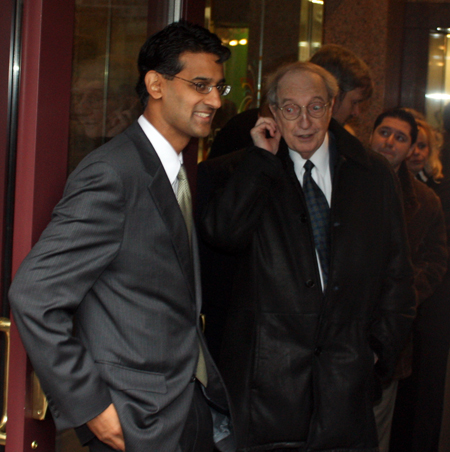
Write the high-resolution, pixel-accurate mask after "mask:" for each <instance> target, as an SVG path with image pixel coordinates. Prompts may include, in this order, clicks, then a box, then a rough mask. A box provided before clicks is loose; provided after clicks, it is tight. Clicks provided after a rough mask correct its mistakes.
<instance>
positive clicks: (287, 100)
mask: <svg viewBox="0 0 450 452" xmlns="http://www.w3.org/2000/svg"><path fill="white" fill-rule="evenodd" d="M318 100H320V101H322V102H325V99H324V98H323V97H322V96H314V97H313V98H312V99H311V100H310V101H309V102H308V104H311V103H313V102H317V101H318ZM286 102H291V103H293V104H296V105H297V102H296V101H295V100H294V99H291V98H286V99H283V100H282V102H281V103H282V104H284V103H286Z"/></svg>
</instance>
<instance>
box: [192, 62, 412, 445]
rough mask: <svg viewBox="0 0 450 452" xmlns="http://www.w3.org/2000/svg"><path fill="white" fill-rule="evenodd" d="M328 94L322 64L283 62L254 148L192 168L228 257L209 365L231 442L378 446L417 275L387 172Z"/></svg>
mask: <svg viewBox="0 0 450 452" xmlns="http://www.w3.org/2000/svg"><path fill="white" fill-rule="evenodd" d="M337 93H338V86H337V83H336V80H335V79H334V77H333V76H332V75H331V74H329V73H328V72H327V71H325V70H324V69H323V68H321V67H319V66H316V65H314V64H312V63H293V64H291V65H288V66H285V67H282V68H280V69H279V70H278V71H277V72H276V73H275V74H274V75H273V76H272V78H271V79H270V81H269V82H268V103H269V105H270V109H271V111H272V114H273V118H265V117H263V118H259V119H258V121H257V122H256V125H255V127H254V128H253V129H252V132H251V135H252V139H253V143H254V146H252V147H250V148H248V149H246V150H243V151H239V152H236V153H233V154H231V155H229V156H225V157H222V158H217V159H212V160H209V161H206V162H204V163H202V164H201V168H200V169H199V171H201V175H202V178H204V180H205V179H208V180H209V183H210V187H212V193H211V195H210V197H209V199H208V200H207V201H205V204H204V205H203V206H202V208H201V211H200V212H199V216H200V225H201V229H202V235H203V238H204V240H205V241H206V242H207V243H208V244H209V246H211V247H214V248H215V249H216V250H221V251H223V252H225V253H228V254H232V255H234V256H235V257H236V271H235V276H234V280H233V293H232V299H231V302H230V306H229V309H228V318H227V323H226V327H225V334H224V336H223V341H222V352H221V356H220V364H219V368H220V369H221V371H222V375H223V377H224V380H225V383H226V385H227V388H228V391H229V394H230V399H231V408H232V412H233V415H234V417H233V420H234V422H235V424H234V425H235V433H236V438H237V447H238V450H246V451H253V450H254V451H257V450H264V451H265V450H270V451H282V450H288V451H290V452H292V451H334V450H336V451H337V450H339V452H343V451H354V452H356V451H358V452H362V451H366V452H368V451H370V452H374V451H376V450H377V432H376V427H375V422H374V416H373V410H372V402H373V398H374V392H375V386H376V385H375V376H377V377H378V378H380V379H384V378H389V376H390V375H391V374H392V372H393V370H394V365H395V362H396V359H397V355H398V353H399V352H400V350H401V349H402V345H403V343H404V342H405V340H406V338H407V335H408V332H409V330H410V327H411V322H412V319H413V315H414V302H415V298H414V291H413V288H412V281H413V273H412V269H411V266H410V263H409V259H408V248H407V242H406V236H405V225H404V220H403V217H402V213H401V204H400V200H399V195H398V192H397V188H396V185H395V179H394V178H395V175H394V174H393V172H392V171H391V169H390V168H389V166H388V165H387V164H386V162H385V161H384V160H383V159H381V158H380V157H379V156H377V155H376V154H374V153H372V152H371V151H366V150H364V148H363V147H362V145H361V144H360V142H359V141H358V140H357V139H356V138H354V137H353V136H351V135H350V134H349V133H348V132H346V131H345V130H344V129H343V128H342V127H341V126H340V125H339V124H338V123H337V122H336V121H335V120H333V119H331V116H332V109H333V105H334V102H335V97H336V95H337ZM209 283H210V284H211V282H209Z"/></svg>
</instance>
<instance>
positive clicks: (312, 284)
mask: <svg viewBox="0 0 450 452" xmlns="http://www.w3.org/2000/svg"><path fill="white" fill-rule="evenodd" d="M305 285H306V287H307V288H308V289H311V288H312V287H314V286H315V285H316V283H315V282H314V281H313V280H312V279H308V281H306V283H305Z"/></svg>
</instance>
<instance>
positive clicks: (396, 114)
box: [373, 107, 419, 146]
mask: <svg viewBox="0 0 450 452" xmlns="http://www.w3.org/2000/svg"><path fill="white" fill-rule="evenodd" d="M384 118H397V119H400V120H401V121H405V122H407V123H408V124H409V125H410V127H411V132H410V134H409V135H410V137H411V146H412V145H413V144H414V143H415V142H416V141H417V134H418V133H419V131H418V128H417V123H416V120H415V119H414V116H413V115H412V114H411V113H410V112H408V111H406V110H404V109H403V108H399V107H396V108H391V109H389V110H386V111H385V112H383V113H381V114H380V115H378V118H377V119H376V120H375V124H374V126H373V130H375V129H376V128H377V127H378V126H379V125H380V124H381V123H382V122H383V119H384Z"/></svg>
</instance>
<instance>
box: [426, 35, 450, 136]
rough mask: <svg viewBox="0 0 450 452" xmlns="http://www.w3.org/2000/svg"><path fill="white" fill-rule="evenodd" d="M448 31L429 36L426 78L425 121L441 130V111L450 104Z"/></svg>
mask: <svg viewBox="0 0 450 452" xmlns="http://www.w3.org/2000/svg"><path fill="white" fill-rule="evenodd" d="M449 31H450V30H437V31H433V32H431V33H430V35H429V52H428V78H427V93H426V95H425V108H426V117H427V121H428V122H429V123H430V124H431V125H432V126H433V127H436V128H438V129H442V111H443V109H444V106H445V105H447V104H448V103H449V102H450V64H447V62H448V61H449V59H450V34H448V32H449Z"/></svg>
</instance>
